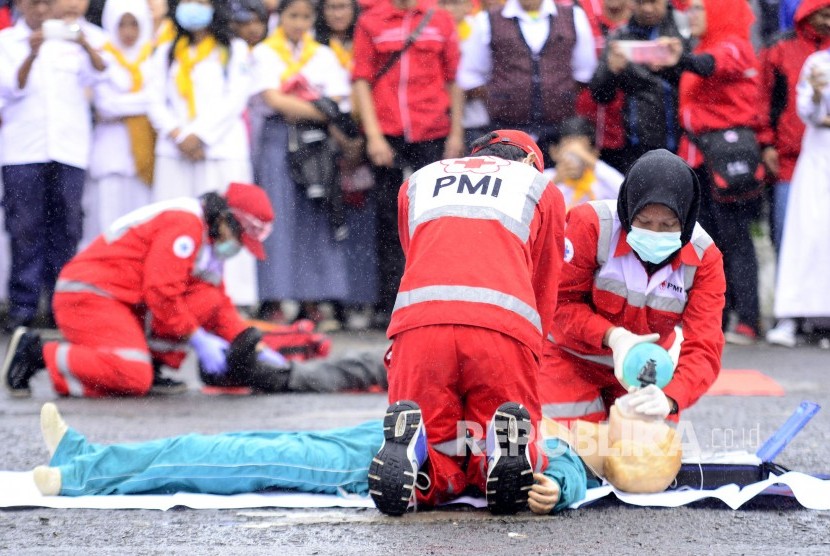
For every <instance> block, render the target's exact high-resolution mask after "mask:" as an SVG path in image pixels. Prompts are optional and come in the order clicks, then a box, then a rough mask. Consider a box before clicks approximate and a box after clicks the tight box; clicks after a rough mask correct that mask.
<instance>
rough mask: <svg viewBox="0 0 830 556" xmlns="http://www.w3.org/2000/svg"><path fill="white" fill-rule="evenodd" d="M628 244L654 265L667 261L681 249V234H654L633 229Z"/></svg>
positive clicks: (649, 231)
mask: <svg viewBox="0 0 830 556" xmlns="http://www.w3.org/2000/svg"><path fill="white" fill-rule="evenodd" d="M625 240H626V242H627V243H628V244H629V245H630V246H631V248H632V249H634V252H635V253H637V255H639V257H640V258H641V259H642V260H644V261H647V262H650V263H652V264H657V263H661V262H663V261H665V260H666V259H667V258H668V257H669V255H671V254H672V253H674V252H675V251H677V250H678V249H680V247H682V244H681V243H680V232H652V231H651V230H645V229H643V228H637V227H636V226H632V227H631V231H630V232H628V236H627V237H626V238H625Z"/></svg>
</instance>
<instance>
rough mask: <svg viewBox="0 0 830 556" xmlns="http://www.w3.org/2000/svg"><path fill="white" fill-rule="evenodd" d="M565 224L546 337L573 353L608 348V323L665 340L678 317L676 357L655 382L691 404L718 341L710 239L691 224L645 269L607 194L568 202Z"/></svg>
mask: <svg viewBox="0 0 830 556" xmlns="http://www.w3.org/2000/svg"><path fill="white" fill-rule="evenodd" d="M600 214H601V215H602V222H603V224H602V229H601V225H600ZM566 230H567V231H566V234H565V236H566V239H565V264H564V266H563V267H562V280H561V282H560V284H559V305H558V306H557V309H556V315H555V320H554V327H553V332H552V336H551V338H550V339H551V340H552V341H554V342H555V343H556V344H557V345H558V346H559V347H560V348H562V349H564V350H567V351H569V352H570V353H572V354H574V355H577V356H580V355H588V356H597V355H598V356H609V355H611V350H610V349H609V348H607V347H604V346H603V345H602V338H603V336H604V335H605V333H606V332H607V331H608V329H609V328H611V327H612V326H622V327H623V328H625V329H627V330H629V331H631V332H633V333H635V334H649V333H652V332H657V333H659V334H660V340H659V341H658V343H659V344H660V345H661V346H663V347H665V348H668V347H670V346H671V345H672V343H673V342H674V340H675V331H674V327H675V326H677V325H681V326H682V328H683V336H684V340H683V343H682V346H681V350H680V360H679V362H678V365H677V369H676V370H675V373H674V377H673V378H672V380H671V382H669V384H668V385H666V387H665V388H664V389H663V390H664V392H665V393H666V395H667V396H669V397H671V398H672V399H674V400H675V401H676V402H677V404H678V407H679V408H681V409H683V408H686V407H689V406H690V405H692V404H693V403H694V402H695V401H697V399H698V398H700V396H702V395H703V394H704V393H705V392H706V390H707V389H708V388H709V386H710V385H711V384H712V383H713V382H714V381H715V379H716V378H717V376H718V373H719V372H720V365H721V353H722V351H723V345H724V338H723V332H722V331H721V314H722V312H723V307H724V303H725V301H724V292H725V290H726V279H725V278H724V273H723V257H722V255H721V252H720V251H719V250H718V248H717V247H716V246H715V244H714V242H713V241H712V239H711V238H710V237H709V235H708V234H706V232H705V231H704V230H703V228H701V227H700V225H697V226H696V227H695V231H694V233H693V235H692V241H691V242H689V243H688V244H686V245H685V246H684V247H683V248H682V249H681V250H680V253H679V254H678V255H676V256H675V258H674V259H673V260H672V261H671V264H669V265H666V266H665V267H663V268H661V269H658V270H657V272H655V274H654V275H652V276H651V277H649V276H648V275H647V274H646V270H645V267H644V266H643V264H642V263H641V262H640V260H639V259H638V258H637V257H636V255H635V254H634V252H633V251H632V249H631V247H630V246H629V245H628V243H627V242H626V240H625V238H626V233H625V230H622V226H621V224H620V220H619V217H618V216H617V207H616V202H615V201H593V202H590V203H587V204H585V205H580V206H577V207H574V208H572V209H571V210H570V212H569V213H568V215H567V229H566ZM601 232H602V233H601ZM600 261H602V262H600ZM692 273H693V274H692ZM690 275H691V276H690ZM623 292H624V293H623Z"/></svg>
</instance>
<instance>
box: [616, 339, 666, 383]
mask: <svg viewBox="0 0 830 556" xmlns="http://www.w3.org/2000/svg"><path fill="white" fill-rule="evenodd" d="M659 339H660V334H657V333H654V334H644V335H642V336H640V335H639V334H634V333H633V332H629V331H628V330H626V329H625V328H622V327H621V326H618V327H617V328H615V329H614V330H612V331H611V334H609V335H608V347H610V348H611V351H612V352H613V353H614V376H616V377H617V380H619V381H620V384H623V381H622V377H623V362H624V361H625V356H626V355H628V351H629V350H630V349H631V348H633V347H634V346H636V345H637V344H642V343H644V342H652V343H653V342H656V341H657V340H659Z"/></svg>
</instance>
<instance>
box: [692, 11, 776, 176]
mask: <svg viewBox="0 0 830 556" xmlns="http://www.w3.org/2000/svg"><path fill="white" fill-rule="evenodd" d="M741 1H743V0H741ZM697 53H698V54H699V53H700V52H697ZM705 53H706V54H711V55H712V56H713V57H714V58H715V72H714V73H713V74H712V75H710V76H709V77H705V78H704V77H700V76H698V75H695V74H692V73H688V72H687V73H685V74H683V77H682V78H681V79H680V90H679V94H680V106H679V108H680V125H681V126H683V129H685V130H686V131H689V132H692V133H695V134H699V133H705V132H707V131H714V130H717V129H727V128H730V127H736V126H745V127H751V128H753V129H756V130H757V129H759V127H760V117H759V114H758V82H759V65H758V59H757V58H756V57H755V51H754V50H753V48H752V44H751V43H750V42H749V41H748V40H744V39H739V38H736V37H733V38H730V39H729V40H726V41H723V42H720V43H718V44H716V45H714V46H712V47H711V48H709V49H707V50H706V51H705ZM677 154H678V156H680V157H682V158H684V159H685V160H686V162H687V163H688V164H689V165H690V166H692V167H693V168H695V167H697V166H700V164H701V163H702V162H703V158H702V157H701V156H700V152H699V151H698V150H697V149H696V148H695V147H694V145H692V144H691V143H690V142H689V140H688V138H687V137H686V136H685V135H684V136H683V138H682V139H681V141H680V147H679V149H678V153H677Z"/></svg>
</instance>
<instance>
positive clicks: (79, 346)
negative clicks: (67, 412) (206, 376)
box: [2, 183, 284, 397]
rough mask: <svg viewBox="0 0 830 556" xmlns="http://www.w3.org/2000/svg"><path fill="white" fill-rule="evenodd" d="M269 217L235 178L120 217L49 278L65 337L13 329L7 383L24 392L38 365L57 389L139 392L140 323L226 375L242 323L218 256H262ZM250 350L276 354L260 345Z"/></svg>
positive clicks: (146, 355)
mask: <svg viewBox="0 0 830 556" xmlns="http://www.w3.org/2000/svg"><path fill="white" fill-rule="evenodd" d="M273 218H274V213H273V209H272V208H271V204H270V203H269V202H268V197H267V196H266V194H265V192H264V191H263V190H262V189H260V188H259V187H257V186H255V185H247V184H239V183H232V184H231V185H230V186H229V187H228V190H227V192H226V193H225V194H224V195H223V196H220V195H218V194H216V193H212V192H211V193H206V194H205V195H203V196H202V197H200V198H199V199H192V198H187V197H185V198H180V199H172V200H170V201H163V202H160V203H155V204H152V205H147V206H146V207H143V208H141V209H138V210H136V211H133V212H131V213H128V214H126V215H124V216H123V217H121V218H119V219H118V220H116V221H115V222H114V223H113V224H112V226H110V228H109V229H108V230H107V231H106V232H105V233H103V234H101V235H100V236H98V237H97V238H96V239H95V240H94V241H93V242H92V244H90V246H89V247H87V248H86V249H84V250H83V251H81V252H80V253H79V254H78V255H76V256H75V257H74V258H73V259H72V260H70V261H69V262H68V263H67V264H66V266H64V268H63V270H62V271H61V273H60V275H59V276H58V282H57V285H56V288H55V292H56V293H55V296H54V299H53V302H52V303H53V309H54V313H55V320H56V321H57V324H58V329H59V330H60V332H61V334H62V335H63V338H64V340H63V341H60V342H58V341H50V342H46V343H42V342H41V338H40V336H39V335H38V334H37V333H36V332H35V331H33V330H29V329H27V328H25V327H20V328H18V329H17V330H16V331H15V333H14V335H13V336H12V339H11V341H10V343H9V348H8V350H7V358H6V361H5V362H4V365H3V369H2V372H3V382H4V383H5V386H6V388H7V389H8V390H9V392H10V394H11V395H12V396H14V397H28V396H29V395H31V392H30V389H29V381H30V379H31V378H32V376H33V375H34V374H35V373H36V372H38V371H39V370H41V369H43V368H46V369H47V370H48V371H49V377H50V378H51V380H52V384H53V387H54V389H55V391H56V392H57V393H58V394H61V395H64V396H66V395H73V396H85V397H101V396H113V395H120V396H141V395H145V394H147V393H149V391H150V389H151V386H152V384H153V379H154V370H153V365H152V363H153V358H152V356H151V346H150V345H148V340H147V338H146V329H147V328H149V329H151V330H152V332H153V335H154V336H159V337H162V338H165V339H168V340H169V341H171V342H174V343H177V342H189V344H190V346H191V347H193V349H194V350H195V351H196V354H197V356H198V358H199V362H200V364H201V367H202V368H203V369H204V370H205V372H207V373H210V374H215V375H222V374H225V373H227V372H228V368H229V367H230V364H229V362H228V361H227V358H228V356H229V355H230V346H231V342H232V341H234V340H235V339H236V338H237V337H238V336H240V335H241V334H242V333H243V332H245V331H246V329H247V328H248V327H249V325H247V324H246V323H245V322H244V321H243V320H242V319H241V317H240V316H239V315H238V313H237V312H236V310H235V308H234V307H233V304H232V303H231V301H230V299H229V298H228V297H227V295H225V293H224V288H223V287H222V286H223V282H222V270H223V264H224V261H225V260H226V259H228V258H230V257H232V256H234V255H235V254H237V253H239V251H240V250H241V248H242V246H243V245H244V246H245V247H246V248H247V249H248V250H249V251H251V252H252V253H253V254H254V255H255V256H257V257H259V258H264V249H263V247H262V240H263V239H265V237H267V235H268V233H269V232H270V229H271V221H272V220H273ZM148 318H149V319H150V323H149V324H148V322H147V319H148ZM257 353H258V355H257V357H261V358H264V359H269V358H270V361H271V362H272V363H274V362H276V363H281V362H283V361H284V359H283V358H282V356H280V355H279V354H277V353H276V352H274V351H273V350H270V349H268V348H265V347H264V346H258V352H257Z"/></svg>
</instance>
